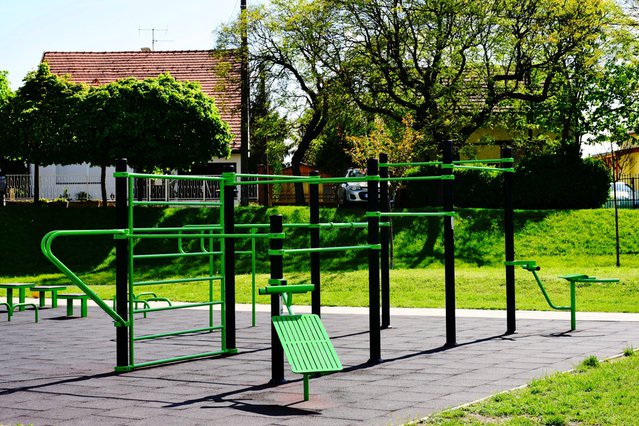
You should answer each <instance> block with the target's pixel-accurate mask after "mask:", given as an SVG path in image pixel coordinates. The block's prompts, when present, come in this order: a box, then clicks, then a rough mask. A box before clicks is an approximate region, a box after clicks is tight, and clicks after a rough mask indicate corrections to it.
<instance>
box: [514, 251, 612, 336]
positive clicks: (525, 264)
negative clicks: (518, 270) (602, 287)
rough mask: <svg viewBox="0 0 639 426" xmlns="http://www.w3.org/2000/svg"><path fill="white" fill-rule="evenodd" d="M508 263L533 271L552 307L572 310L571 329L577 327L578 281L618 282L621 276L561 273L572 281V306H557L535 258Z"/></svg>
mask: <svg viewBox="0 0 639 426" xmlns="http://www.w3.org/2000/svg"><path fill="white" fill-rule="evenodd" d="M505 263H506V265H512V266H521V267H522V269H525V270H527V271H530V272H532V274H533V276H534V277H535V281H537V285H539V288H540V289H541V292H542V294H543V295H544V298H545V299H546V302H548V306H550V307H551V308H552V309H556V310H558V311H570V330H571V331H572V330H576V329H577V294H576V293H577V289H576V283H618V282H619V278H597V277H591V276H588V275H585V274H568V275H560V276H559V278H563V279H564V280H566V281H568V282H569V283H570V306H557V305H555V304H554V303H552V301H551V300H550V296H548V293H547V292H546V288H545V287H544V284H543V283H542V282H541V279H540V278H539V275H537V271H539V270H540V269H541V267H540V266H538V265H537V262H535V261H534V260H515V261H512V262H505Z"/></svg>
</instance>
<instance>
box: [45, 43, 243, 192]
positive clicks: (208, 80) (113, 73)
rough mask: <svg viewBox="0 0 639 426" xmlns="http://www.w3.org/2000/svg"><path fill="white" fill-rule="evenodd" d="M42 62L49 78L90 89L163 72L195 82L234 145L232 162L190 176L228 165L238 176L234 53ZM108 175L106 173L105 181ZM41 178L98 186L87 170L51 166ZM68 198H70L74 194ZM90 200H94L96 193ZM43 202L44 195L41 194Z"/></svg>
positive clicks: (95, 173) (62, 55)
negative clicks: (211, 102)
mask: <svg viewBox="0 0 639 426" xmlns="http://www.w3.org/2000/svg"><path fill="white" fill-rule="evenodd" d="M42 62H46V63H47V64H48V65H49V68H50V70H51V72H52V73H54V74H57V75H67V76H68V77H69V79H70V80H71V81H73V82H76V83H85V84H88V85H90V86H100V85H104V84H108V83H111V82H113V81H116V80H119V79H122V78H127V77H134V78H137V79H141V80H142V79H145V78H150V77H157V76H158V75H160V74H162V73H167V72H168V73H170V74H171V75H172V76H173V77H174V78H175V79H176V80H179V81H194V82H198V83H199V84H200V85H201V87H202V91H203V92H204V93H206V94H207V95H209V96H211V97H213V98H214V100H215V104H216V106H217V109H218V110H219V112H220V116H221V118H222V120H224V121H226V122H227V123H228V124H229V126H230V129H231V133H232V134H233V139H232V142H231V149H232V154H231V158H229V159H211V160H210V161H209V162H208V165H207V166H204V167H200V168H198V169H197V170H195V171H194V172H196V173H197V174H219V173H220V172H221V171H222V170H223V168H224V166H225V165H227V164H234V165H235V166H236V170H241V163H240V162H241V159H240V126H241V120H240V117H241V90H240V88H241V79H240V56H239V55H238V54H237V51H234V50H226V51H214V50H180V51H151V50H150V49H142V50H140V51H128V52H45V53H44V54H43V55H42ZM111 174H112V173H111V171H110V170H109V171H108V174H107V176H110V175H111ZM40 176H41V179H44V180H46V179H47V178H48V179H49V180H51V176H54V177H55V181H56V184H57V183H59V182H62V183H66V184H67V187H69V186H70V185H71V186H73V185H75V181H78V182H77V183H78V184H81V183H84V182H81V181H83V180H85V181H86V183H94V182H96V181H99V176H100V171H99V168H94V167H90V166H89V165H86V164H84V165H75V166H49V167H43V168H41V172H40ZM108 187H114V183H113V182H109V183H108ZM56 190H58V189H55V190H54V192H55V191H56ZM96 190H97V189H96ZM70 192H71V194H70V195H71V196H72V197H73V195H74V194H73V192H74V190H73V189H71V190H70ZM83 192H85V191H83ZM107 192H111V189H107ZM89 195H92V194H89ZM54 196H55V195H54ZM94 196H95V197H97V192H96V194H94ZM43 197H47V195H46V194H43ZM47 198H48V197H47Z"/></svg>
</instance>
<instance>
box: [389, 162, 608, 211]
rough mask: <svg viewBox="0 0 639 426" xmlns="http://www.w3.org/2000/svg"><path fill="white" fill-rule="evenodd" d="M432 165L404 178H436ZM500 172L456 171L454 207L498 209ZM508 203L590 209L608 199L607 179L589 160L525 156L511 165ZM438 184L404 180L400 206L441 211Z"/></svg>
mask: <svg viewBox="0 0 639 426" xmlns="http://www.w3.org/2000/svg"><path fill="white" fill-rule="evenodd" d="M438 174H439V170H438V168H436V167H420V168H415V169H413V170H411V171H409V172H408V173H407V174H406V175H407V176H435V175H438ZM502 176H503V175H502V174H501V173H493V172H487V171H477V170H456V171H455V186H454V200H455V206H456V207H476V208H501V207H502V206H503V201H502V200H503V178H502ZM513 180H514V194H513V202H514V204H515V208H518V209H535V210H544V209H590V208H599V207H601V206H602V205H603V204H604V203H605V202H606V199H607V198H608V188H609V185H610V177H609V175H608V171H607V169H606V167H605V166H604V164H603V163H602V162H601V161H599V160H595V159H592V158H586V159H582V158H580V157H577V156H574V157H573V156H567V155H557V154H554V155H540V156H535V157H529V158H524V159H522V160H521V162H520V163H519V164H518V165H517V166H516V170H515V175H514V177H513ZM441 205H442V184H441V182H440V181H409V182H407V183H406V185H405V186H404V187H403V188H402V189H401V190H400V191H399V192H398V198H397V206H398V207H400V208H418V207H440V206H441Z"/></svg>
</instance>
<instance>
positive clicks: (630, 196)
mask: <svg viewBox="0 0 639 426" xmlns="http://www.w3.org/2000/svg"><path fill="white" fill-rule="evenodd" d="M615 192H616V195H617V203H618V204H619V205H622V206H624V207H631V206H633V205H634V206H635V207H638V206H639V193H637V192H636V191H633V189H632V188H631V187H630V186H628V185H627V184H625V183H623V182H615V183H611V184H610V190H609V191H608V197H609V198H610V199H611V200H613V199H614V198H615Z"/></svg>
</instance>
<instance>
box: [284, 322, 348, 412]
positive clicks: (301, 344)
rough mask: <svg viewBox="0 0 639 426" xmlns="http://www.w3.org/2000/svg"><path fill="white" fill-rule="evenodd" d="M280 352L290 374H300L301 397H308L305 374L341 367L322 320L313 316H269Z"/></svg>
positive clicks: (305, 398) (339, 369)
mask: <svg viewBox="0 0 639 426" xmlns="http://www.w3.org/2000/svg"><path fill="white" fill-rule="evenodd" d="M273 326H274V327H275V330H276V331H277V335H278V337H279V338H280V342H281V343H282V347H283V348H284V354H285V355H286V359H287V360H288V363H289V364H290V366H291V370H292V371H293V373H298V374H303V375H304V400H306V401H308V398H309V384H308V376H309V374H313V373H330V372H334V371H341V370H342V368H343V367H342V363H341V362H340V360H339V357H338V356H337V353H336V352H335V348H334V347H333V344H332V343H331V340H330V338H329V337H328V334H327V333H326V329H324V324H322V320H321V319H320V317H319V316H317V315H286V316H277V317H273Z"/></svg>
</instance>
